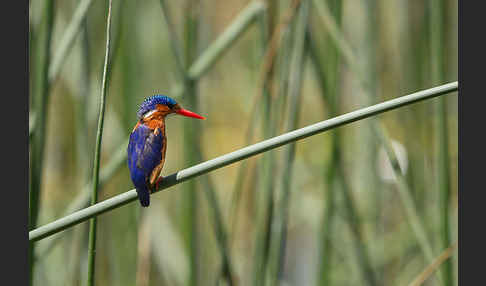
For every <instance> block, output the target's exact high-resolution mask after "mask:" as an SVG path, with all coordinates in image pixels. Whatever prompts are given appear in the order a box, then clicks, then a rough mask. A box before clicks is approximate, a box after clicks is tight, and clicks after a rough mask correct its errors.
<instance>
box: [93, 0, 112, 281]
mask: <svg viewBox="0 0 486 286" xmlns="http://www.w3.org/2000/svg"><path fill="white" fill-rule="evenodd" d="M112 2H113V1H112V0H109V2H108V16H107V19H106V48H105V62H104V65H103V78H102V83H101V95H100V113H99V117H98V129H97V132H96V149H95V156H94V161H93V165H94V166H93V189H92V193H91V205H95V204H96V202H97V201H98V183H99V169H100V159H101V156H100V154H101V140H102V137H103V123H104V121H105V99H106V90H107V87H108V84H107V74H108V58H109V55H110V40H111V7H112ZM96 224H97V219H96V217H93V218H92V219H91V220H90V224H89V246H88V285H94V278H95V258H96Z"/></svg>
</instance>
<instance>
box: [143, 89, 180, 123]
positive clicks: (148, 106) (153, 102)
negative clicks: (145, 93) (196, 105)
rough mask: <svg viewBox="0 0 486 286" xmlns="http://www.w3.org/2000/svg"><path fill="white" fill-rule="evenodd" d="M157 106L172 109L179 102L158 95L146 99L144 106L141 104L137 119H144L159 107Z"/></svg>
mask: <svg viewBox="0 0 486 286" xmlns="http://www.w3.org/2000/svg"><path fill="white" fill-rule="evenodd" d="M157 104H162V105H167V106H168V107H169V108H172V107H173V106H174V105H176V104H177V102H176V101H175V100H174V99H172V98H170V97H168V96H166V95H162V94H156V95H153V96H151V97H148V98H146V99H145V100H144V101H143V102H142V104H140V108H139V109H138V112H137V117H138V118H142V117H143V115H144V114H145V113H147V112H149V111H151V110H153V109H155V108H156V107H157Z"/></svg>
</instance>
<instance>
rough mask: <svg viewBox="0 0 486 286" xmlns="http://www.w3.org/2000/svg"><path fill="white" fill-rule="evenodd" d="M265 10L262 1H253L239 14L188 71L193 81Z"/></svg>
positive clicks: (219, 57)
mask: <svg viewBox="0 0 486 286" xmlns="http://www.w3.org/2000/svg"><path fill="white" fill-rule="evenodd" d="M264 9H265V5H264V4H263V2H262V1H253V2H251V3H250V4H248V6H247V7H246V8H245V9H244V10H243V11H242V12H240V14H238V16H237V17H236V19H235V20H234V21H233V22H232V23H231V25H230V26H229V27H228V28H226V30H225V31H224V32H223V34H221V35H220V36H219V37H218V38H217V39H216V40H215V41H214V42H213V43H212V44H211V46H209V47H208V48H207V49H206V50H205V51H204V52H203V53H202V54H201V56H200V57H198V58H197V60H196V61H195V62H194V64H193V65H192V66H191V68H189V70H188V76H189V78H191V79H196V78H200V77H201V76H203V75H204V73H205V72H206V71H207V70H208V69H209V68H210V67H211V66H212V65H213V64H214V63H215V62H216V61H217V60H218V59H221V56H222V55H223V53H224V52H225V51H227V50H228V48H229V47H230V46H231V45H232V44H233V43H234V42H235V40H236V39H238V37H239V36H240V35H241V34H242V33H243V32H245V31H246V29H247V28H248V27H249V26H250V25H251V24H252V23H253V20H255V19H256V18H257V16H258V15H260V14H261V13H262V12H263V11H264Z"/></svg>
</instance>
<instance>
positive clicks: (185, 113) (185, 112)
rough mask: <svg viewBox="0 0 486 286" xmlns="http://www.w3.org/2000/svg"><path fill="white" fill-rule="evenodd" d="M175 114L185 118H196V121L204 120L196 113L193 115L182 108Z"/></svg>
mask: <svg viewBox="0 0 486 286" xmlns="http://www.w3.org/2000/svg"><path fill="white" fill-rule="evenodd" d="M176 113H177V114H180V115H183V116H187V117H193V118H197V119H206V118H204V117H202V116H201V115H199V114H197V113H194V112H192V111H189V110H187V109H183V108H181V109H179V110H178V111H176Z"/></svg>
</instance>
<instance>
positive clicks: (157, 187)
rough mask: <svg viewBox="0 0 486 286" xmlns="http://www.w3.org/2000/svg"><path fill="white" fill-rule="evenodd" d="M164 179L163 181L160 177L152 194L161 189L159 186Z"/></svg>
mask: <svg viewBox="0 0 486 286" xmlns="http://www.w3.org/2000/svg"><path fill="white" fill-rule="evenodd" d="M162 179H163V177H162V176H160V177H159V178H158V179H157V181H155V188H154V190H153V191H152V193H153V192H154V191H157V190H158V189H159V184H160V183H161V182H162Z"/></svg>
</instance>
